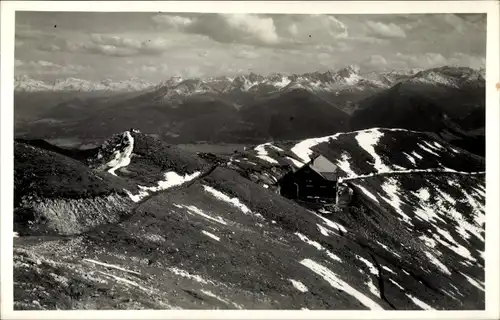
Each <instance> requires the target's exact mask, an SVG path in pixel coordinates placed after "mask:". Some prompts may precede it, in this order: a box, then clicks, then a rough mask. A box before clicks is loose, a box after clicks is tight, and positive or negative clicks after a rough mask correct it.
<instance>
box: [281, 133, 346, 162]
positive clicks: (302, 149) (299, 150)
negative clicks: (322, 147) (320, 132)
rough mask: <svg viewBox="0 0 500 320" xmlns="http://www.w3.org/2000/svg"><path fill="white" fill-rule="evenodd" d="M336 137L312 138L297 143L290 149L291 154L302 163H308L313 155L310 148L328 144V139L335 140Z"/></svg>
mask: <svg viewBox="0 0 500 320" xmlns="http://www.w3.org/2000/svg"><path fill="white" fill-rule="evenodd" d="M336 137H337V135H333V136H326V137H321V138H312V139H306V140H303V141H301V142H299V143H297V144H296V145H295V146H294V147H293V148H292V149H290V150H291V151H292V152H293V153H295V154H296V155H297V156H298V157H299V158H300V159H302V161H303V162H304V163H308V162H309V161H311V155H312V154H313V152H312V150H311V148H312V147H314V146H316V145H318V144H320V143H323V142H328V141H330V139H333V138H336Z"/></svg>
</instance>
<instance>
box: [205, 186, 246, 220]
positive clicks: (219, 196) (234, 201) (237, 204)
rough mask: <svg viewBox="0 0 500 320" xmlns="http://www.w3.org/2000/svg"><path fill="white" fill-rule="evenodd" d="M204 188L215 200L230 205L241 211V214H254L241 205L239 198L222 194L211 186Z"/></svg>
mask: <svg viewBox="0 0 500 320" xmlns="http://www.w3.org/2000/svg"><path fill="white" fill-rule="evenodd" d="M203 188H204V189H205V191H206V192H208V193H210V194H212V195H213V196H214V197H215V198H217V199H219V200H221V201H224V202H227V203H229V204H230V205H232V206H234V207H236V208H238V209H240V210H241V212H243V213H245V214H246V213H251V212H252V211H251V210H250V209H249V208H248V207H247V206H246V205H244V204H243V203H241V201H240V200H239V199H238V198H231V197H229V196H228V195H226V194H224V193H222V192H220V191H218V190H216V189H214V188H212V187H209V186H203Z"/></svg>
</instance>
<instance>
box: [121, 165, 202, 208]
mask: <svg viewBox="0 0 500 320" xmlns="http://www.w3.org/2000/svg"><path fill="white" fill-rule="evenodd" d="M200 175H201V172H199V171H197V172H194V173H192V174H186V175H184V176H181V175H179V174H178V173H176V172H173V171H169V172H167V173H165V180H160V181H158V185H157V186H156V187H145V186H139V189H141V190H140V191H139V194H136V195H134V194H132V193H131V192H130V191H128V190H126V192H127V194H128V196H129V197H130V199H132V201H134V202H139V201H141V200H142V199H144V198H145V197H147V196H148V195H150V193H155V192H160V191H162V190H167V189H170V188H172V187H176V186H180V185H182V184H184V183H186V182H189V181H191V180H193V179H196V178H197V177H198V176H200Z"/></svg>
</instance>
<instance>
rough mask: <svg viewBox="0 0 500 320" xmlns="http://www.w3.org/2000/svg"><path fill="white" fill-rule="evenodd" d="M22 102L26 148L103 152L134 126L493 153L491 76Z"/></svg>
mask: <svg viewBox="0 0 500 320" xmlns="http://www.w3.org/2000/svg"><path fill="white" fill-rule="evenodd" d="M61 83H63V82H61ZM106 83H108V87H109V88H111V87H117V85H114V84H111V83H110V82H106ZM83 87H86V88H91V87H92V86H90V85H85V86H83ZM95 87H96V86H94V87H92V88H95ZM118 87H119V86H118ZM125 87H127V88H134V87H135V86H134V85H131V84H130V83H129V84H127V85H126V86H124V85H122V86H121V87H120V88H125ZM54 88H55V87H54ZM57 88H64V86H63V85H60V86H57ZM71 88H76V86H73V85H72V86H71ZM79 88H82V86H81V87H79ZM15 94H16V96H15V107H16V115H15V116H16V119H15V120H16V127H15V130H16V137H18V138H26V139H31V138H36V139H38V138H44V139H67V140H78V141H80V144H82V145H84V144H85V145H88V144H96V143H97V144H98V143H101V142H102V141H103V139H105V138H106V137H107V136H109V135H111V134H113V133H114V132H117V131H123V130H126V129H127V128H130V127H135V128H138V129H140V130H142V131H143V132H148V133H151V134H155V135H157V136H159V137H161V138H162V139H164V140H166V141H169V142H171V143H200V142H209V143H243V144H245V143H260V142H265V141H269V140H296V139H304V138H307V137H314V136H325V135H329V134H334V133H336V132H341V131H349V130H360V129H365V128H371V127H390V128H404V129H410V130H417V131H429V132H434V133H435V134H438V135H439V136H440V137H442V138H444V139H446V140H447V141H449V142H451V143H453V144H455V145H457V146H459V147H463V148H465V149H467V150H469V151H471V152H474V153H477V154H484V150H485V147H484V123H485V120H484V119H485V80H484V69H481V70H475V69H471V68H463V67H440V68H433V69H429V70H411V71H408V72H381V73H373V72H372V73H365V74H363V73H362V72H360V70H359V69H358V68H357V67H356V66H348V67H346V68H344V69H341V70H338V71H335V72H333V71H327V72H324V73H322V72H312V73H305V74H301V75H281V74H274V75H270V76H266V77H265V76H261V75H257V74H254V73H250V74H247V75H241V76H237V77H234V78H230V77H214V78H207V79H197V78H195V79H183V78H180V77H174V78H171V79H169V80H166V81H163V82H161V83H159V84H157V85H152V86H147V85H144V86H140V90H139V89H137V90H135V91H120V90H111V91H78V92H75V91H39V92H26V91H16V93H15ZM51 99H53V101H52V102H51Z"/></svg>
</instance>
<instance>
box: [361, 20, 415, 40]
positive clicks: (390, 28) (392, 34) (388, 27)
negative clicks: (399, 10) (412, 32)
mask: <svg viewBox="0 0 500 320" xmlns="http://www.w3.org/2000/svg"><path fill="white" fill-rule="evenodd" d="M366 26H367V27H368V30H369V33H371V34H372V35H375V36H381V37H387V38H406V33H405V31H404V30H403V29H402V28H401V27H400V26H398V25H396V24H394V23H388V24H384V23H382V22H375V21H368V22H366Z"/></svg>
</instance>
